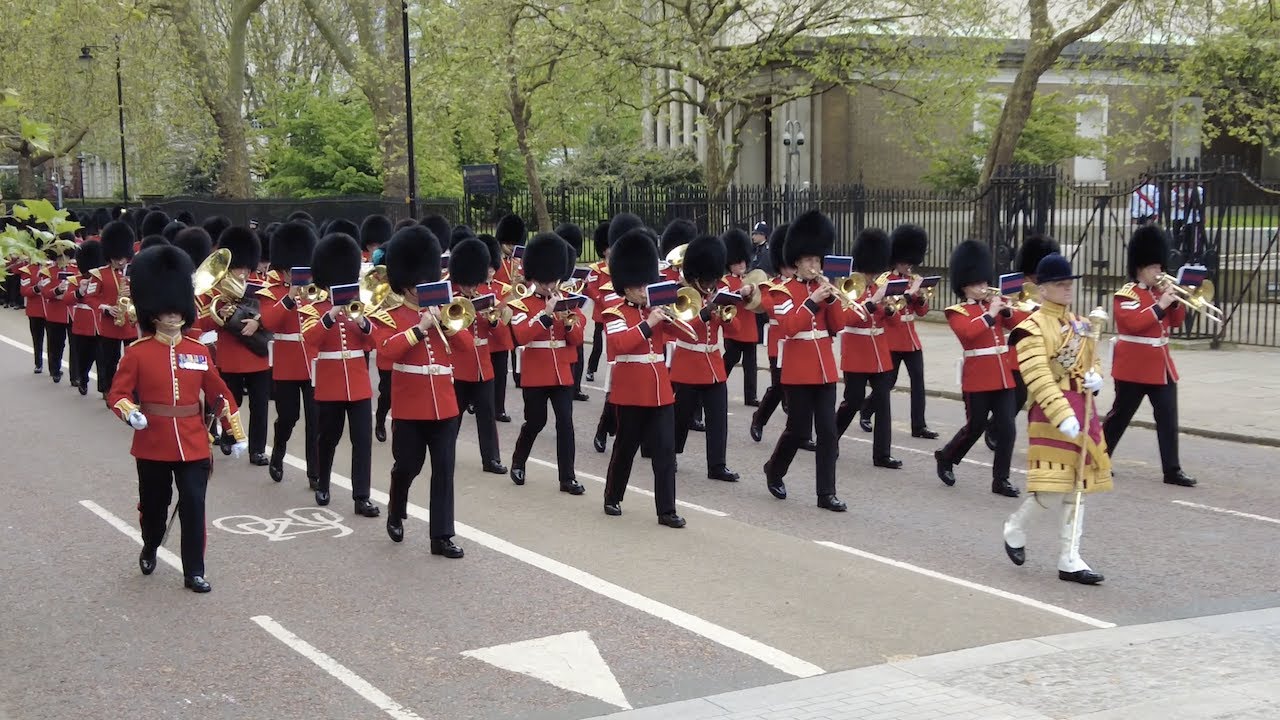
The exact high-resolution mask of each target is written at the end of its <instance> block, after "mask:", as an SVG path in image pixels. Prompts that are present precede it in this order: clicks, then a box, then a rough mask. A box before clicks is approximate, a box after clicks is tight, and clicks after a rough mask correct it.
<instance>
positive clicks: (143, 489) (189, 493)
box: [137, 458, 212, 577]
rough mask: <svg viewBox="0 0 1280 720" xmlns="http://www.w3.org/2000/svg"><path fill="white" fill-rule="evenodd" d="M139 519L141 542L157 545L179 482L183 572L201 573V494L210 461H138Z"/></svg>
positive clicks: (205, 482)
mask: <svg viewBox="0 0 1280 720" xmlns="http://www.w3.org/2000/svg"><path fill="white" fill-rule="evenodd" d="M137 465H138V521H139V524H140V525H141V526H142V544H143V546H145V547H147V548H158V547H160V543H161V541H162V540H163V539H164V527H165V525H166V524H167V523H168V521H169V501H170V500H172V499H173V486H174V485H177V486H178V517H180V518H181V519H182V574H183V575H184V576H186V577H202V576H203V575H204V543H205V527H204V494H205V489H206V488H207V487H208V485H209V471H210V469H211V468H212V463H211V462H210V461H209V459H208V458H205V459H204V460H193V461H191V462H164V461H160V460H142V459H139V460H138V461H137Z"/></svg>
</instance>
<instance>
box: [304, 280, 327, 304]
mask: <svg viewBox="0 0 1280 720" xmlns="http://www.w3.org/2000/svg"><path fill="white" fill-rule="evenodd" d="M324 296H325V291H324V290H321V289H320V286H319V285H316V284H315V283H310V284H309V285H305V286H304V287H303V288H302V297H303V298H305V299H306V301H307V302H309V303H317V302H320V301H321V300H323V299H324Z"/></svg>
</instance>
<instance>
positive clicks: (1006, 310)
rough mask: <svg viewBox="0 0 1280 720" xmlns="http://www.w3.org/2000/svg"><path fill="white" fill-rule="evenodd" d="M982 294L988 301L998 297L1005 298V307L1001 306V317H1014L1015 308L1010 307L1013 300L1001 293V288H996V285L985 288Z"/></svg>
mask: <svg viewBox="0 0 1280 720" xmlns="http://www.w3.org/2000/svg"><path fill="white" fill-rule="evenodd" d="M982 295H983V299H984V300H986V301H987V302H990V301H992V300H995V299H996V298H1001V299H1003V300H1004V304H1005V307H1003V308H1000V317H1006V318H1007V317H1013V308H1012V307H1009V306H1010V305H1013V301H1012V300H1010V299H1009V298H1008V297H1005V296H1004V295H1002V294H1000V288H994V287H988V288H985V289H983V291H982Z"/></svg>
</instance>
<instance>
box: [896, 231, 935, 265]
mask: <svg viewBox="0 0 1280 720" xmlns="http://www.w3.org/2000/svg"><path fill="white" fill-rule="evenodd" d="M889 237H890V240H891V241H892V244H893V249H892V251H891V252H890V255H889V261H890V262H891V263H892V264H894V265H896V264H898V263H910V264H912V265H919V264H921V263H923V262H924V256H925V253H927V252H929V233H927V232H925V230H924V228H922V227H920V226H919V225H909V224H908V225H899V226H898V227H896V228H894V229H893V234H892V235H890V236H889Z"/></svg>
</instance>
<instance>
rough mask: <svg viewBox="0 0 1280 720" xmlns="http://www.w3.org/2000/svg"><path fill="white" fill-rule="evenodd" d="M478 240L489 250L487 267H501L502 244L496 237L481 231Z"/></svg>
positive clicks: (495, 268)
mask: <svg viewBox="0 0 1280 720" xmlns="http://www.w3.org/2000/svg"><path fill="white" fill-rule="evenodd" d="M479 240H480V242H482V243H484V246H485V249H487V250H488V251H489V267H491V268H493V269H494V270H497V269H498V268H500V267H502V246H501V245H499V244H498V238H496V237H494V236H492V235H490V234H489V233H481V234H480V238H479Z"/></svg>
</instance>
